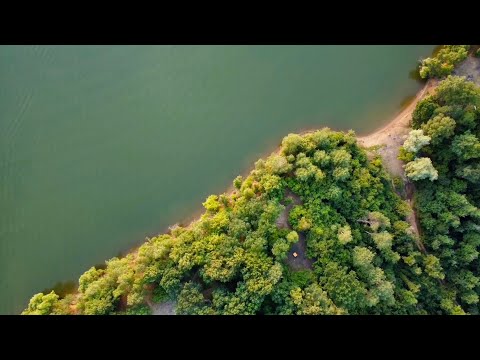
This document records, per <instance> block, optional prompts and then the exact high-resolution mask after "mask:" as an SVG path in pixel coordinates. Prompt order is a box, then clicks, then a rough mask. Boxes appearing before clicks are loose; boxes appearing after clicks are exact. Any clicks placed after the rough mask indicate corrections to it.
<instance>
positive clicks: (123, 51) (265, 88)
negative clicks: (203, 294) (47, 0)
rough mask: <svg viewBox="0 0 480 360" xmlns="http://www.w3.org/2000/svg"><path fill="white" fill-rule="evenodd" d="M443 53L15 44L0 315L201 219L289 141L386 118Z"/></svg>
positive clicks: (5, 144)
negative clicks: (212, 202) (312, 131)
mask: <svg viewBox="0 0 480 360" xmlns="http://www.w3.org/2000/svg"><path fill="white" fill-rule="evenodd" d="M433 48H434V46H433V45H415V46H410V45H409V46H0V313H2V314H4V313H7V314H8V313H19V312H20V311H21V310H22V309H23V308H24V307H25V306H26V304H27V303H28V299H29V298H30V297H31V296H32V295H33V294H34V293H36V292H39V291H42V290H44V289H45V288H49V287H52V286H53V285H54V284H55V283H57V282H59V281H62V282H63V281H68V280H73V279H77V278H78V276H79V275H80V274H81V273H83V272H84V271H85V270H87V269H88V268H89V267H90V266H92V265H94V264H98V263H101V262H103V261H104V260H105V259H108V258H110V257H112V256H115V255H117V254H118V253H119V252H122V251H127V250H128V249H129V248H131V247H133V246H136V245H138V244H140V243H141V242H142V241H143V240H144V238H145V237H146V236H152V235H154V234H156V233H159V232H162V231H165V230H166V228H167V226H168V225H171V224H173V223H175V222H178V221H182V220H184V219H186V218H188V217H189V216H190V215H192V214H194V213H195V212H198V211H199V209H200V207H201V202H202V201H203V200H204V199H205V197H206V196H207V195H209V194H211V193H221V192H223V191H224V190H226V189H227V188H228V187H229V186H230V184H231V181H232V180H233V178H234V177H235V176H236V175H238V174H239V173H243V172H245V170H246V169H248V168H249V167H251V166H252V165H253V162H254V161H255V160H256V159H257V158H258V157H259V156H260V155H262V154H265V153H267V152H268V151H270V150H273V149H274V148H275V146H277V145H278V144H279V142H280V140H281V138H282V137H283V136H284V135H286V134H288V133H289V132H297V131H301V130H303V129H306V128H320V127H323V126H330V127H332V128H334V129H342V130H347V129H350V128H352V129H354V130H356V131H357V133H359V134H365V133H367V132H369V131H371V130H374V129H376V128H378V127H379V126H381V125H383V124H384V123H385V122H386V121H388V120H389V119H391V118H392V117H393V116H394V115H395V113H396V112H398V111H399V110H400V106H401V104H402V102H403V100H404V99H406V98H408V97H409V96H412V95H414V94H415V93H416V92H417V91H418V89H419V88H420V87H421V86H422V85H421V84H420V83H418V82H416V81H415V80H413V79H412V78H411V77H410V76H409V72H410V71H411V70H412V69H413V68H414V67H415V65H416V62H417V60H418V59H419V58H421V57H425V56H428V55H429V54H430V53H431V51H432V50H433Z"/></svg>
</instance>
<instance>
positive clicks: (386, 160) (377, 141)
mask: <svg viewBox="0 0 480 360" xmlns="http://www.w3.org/2000/svg"><path fill="white" fill-rule="evenodd" d="M436 86H437V81H435V80H429V81H428V82H427V83H426V84H425V86H424V87H423V88H422V89H421V90H420V91H419V92H418V93H417V95H415V98H414V99H413V101H412V102H411V103H410V104H409V105H408V106H407V107H406V108H405V109H403V110H402V111H401V112H400V113H399V114H398V115H397V116H395V117H394V118H393V120H392V121H390V122H389V123H388V124H387V125H385V126H383V127H382V128H380V129H378V130H376V131H374V132H373V133H371V134H369V135H366V136H361V137H357V140H358V144H359V145H361V146H362V147H371V146H378V145H381V146H382V147H381V148H380V149H379V150H378V153H379V154H380V156H381V157H382V159H383V165H384V166H385V168H386V169H387V170H388V171H389V172H390V174H392V175H393V176H400V177H402V178H403V179H404V180H405V175H404V171H403V163H402V162H401V161H400V160H398V159H397V156H398V152H399V149H400V147H401V146H402V145H403V142H404V141H405V136H406V135H407V134H408V133H409V131H410V121H411V119H412V113H413V111H414V110H415V107H416V106H417V103H418V102H419V101H420V100H421V99H423V98H424V97H425V96H427V95H429V94H431V93H432V92H433V91H434V89H435V87H436Z"/></svg>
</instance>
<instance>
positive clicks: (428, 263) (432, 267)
mask: <svg viewBox="0 0 480 360" xmlns="http://www.w3.org/2000/svg"><path fill="white" fill-rule="evenodd" d="M425 271H426V272H427V274H428V275H430V276H431V277H433V278H436V279H444V278H445V274H443V269H442V266H441V265H440V260H439V259H438V258H437V257H435V256H434V255H427V256H426V258H425Z"/></svg>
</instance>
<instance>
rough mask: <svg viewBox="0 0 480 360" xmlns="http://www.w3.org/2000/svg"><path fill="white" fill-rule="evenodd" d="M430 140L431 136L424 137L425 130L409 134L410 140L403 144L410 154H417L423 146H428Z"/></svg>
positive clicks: (413, 131)
mask: <svg viewBox="0 0 480 360" xmlns="http://www.w3.org/2000/svg"><path fill="white" fill-rule="evenodd" d="M430 140H431V138H430V136H426V135H424V134H423V130H421V129H420V130H412V131H410V133H409V134H408V138H407V139H406V140H405V142H404V143H403V148H404V149H405V150H406V151H408V152H411V153H416V152H418V150H420V149H421V148H422V147H423V146H425V145H428V144H429V143H430Z"/></svg>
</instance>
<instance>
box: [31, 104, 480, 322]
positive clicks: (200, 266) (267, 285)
mask: <svg viewBox="0 0 480 360" xmlns="http://www.w3.org/2000/svg"><path fill="white" fill-rule="evenodd" d="M445 114H447V113H445ZM448 116H451V115H448ZM428 120H429V119H427V121H428ZM456 129H457V127H455V131H456ZM472 133H474V132H472ZM426 149H428V147H427V146H425V147H423V148H422V149H420V150H419V151H424V150H425V151H426ZM465 165H466V166H474V164H473V165H470V164H465ZM466 166H464V168H465V169H466ZM463 173H464V174H465V176H468V177H470V178H472V176H471V175H470V173H471V171H470V172H469V170H467V169H466V170H464V172H463ZM462 181H463V182H465V183H466V182H467V180H462ZM454 185H455V186H453V188H455V189H457V188H465V186H466V185H465V184H463V183H457V184H454ZM234 186H235V188H236V189H237V190H238V191H234V192H233V193H230V194H222V195H220V196H216V195H212V196H209V197H208V198H207V199H206V201H205V202H204V203H203V205H204V207H205V212H204V213H203V215H202V216H201V217H200V219H199V220H197V221H195V222H193V223H191V224H190V225H188V226H186V227H181V226H177V227H174V228H172V229H171V231H170V233H169V234H164V235H160V236H156V237H154V238H152V239H149V240H148V241H147V242H146V243H145V244H143V245H142V246H140V248H139V249H138V251H136V252H132V253H131V254H129V255H127V256H126V257H124V258H121V259H118V258H113V259H111V260H110V261H108V262H107V263H106V268H105V269H103V270H98V269H95V268H91V269H90V270H88V271H87V272H86V273H85V274H83V275H82V276H81V277H80V281H79V288H78V293H77V294H76V296H75V299H74V301H75V303H74V304H73V303H72V301H73V300H72V299H70V300H68V301H67V300H65V299H62V300H57V299H54V298H55V296H50V295H49V296H50V297H46V298H45V296H43V295H41V296H36V297H35V298H34V299H32V304H31V306H29V309H27V311H31V312H35V311H39V312H42V313H61V314H64V313H70V312H71V311H73V310H71V309H74V310H75V311H76V312H78V313H79V314H119V313H120V314H144V313H148V312H149V310H148V308H147V307H146V299H147V298H152V299H154V300H155V301H165V300H171V301H175V302H176V304H177V308H176V311H177V313H178V314H198V315H200V314H202V315H206V314H225V315H230V314H242V315H247V314H305V315H307V314H312V315H319V314H419V313H426V312H431V313H437V312H447V311H457V310H458V309H456V308H455V306H456V303H455V302H453V305H452V304H450V303H445V304H444V305H445V306H444V307H441V304H440V301H441V300H442V299H443V298H442V297H441V296H440V295H439V294H438V290H436V289H437V288H435V286H437V287H438V284H437V283H432V281H433V280H435V281H436V278H432V276H437V277H438V276H439V274H440V273H441V269H440V268H439V267H438V264H437V263H435V262H434V261H433V260H430V259H429V260H426V258H425V255H424V254H423V253H421V252H419V251H418V249H417V248H416V245H415V238H414V236H413V233H412V232H411V231H409V225H408V223H406V222H405V215H406V213H407V211H406V210H405V207H406V206H405V203H404V202H403V201H402V200H401V199H400V198H399V197H398V196H397V195H396V193H395V192H394V189H393V188H392V185H391V179H390V178H389V177H388V175H387V174H386V172H385V171H384V169H383V168H382V163H381V159H380V158H378V157H376V158H374V159H371V160H370V159H369V158H368V157H367V154H366V153H365V151H364V150H362V149H361V148H359V147H358V146H357V141H356V139H355V134H354V133H353V132H348V133H342V132H335V131H331V130H329V129H322V130H319V131H315V132H312V133H309V134H306V135H304V136H300V135H295V134H290V135H288V136H287V137H286V138H284V139H283V141H282V147H281V150H280V152H279V153H278V154H273V155H271V156H270V157H268V158H267V159H265V160H259V161H257V162H256V163H255V168H254V169H253V170H252V171H251V172H250V174H249V175H248V176H246V177H245V178H242V177H237V178H236V179H235V180H234ZM286 198H290V199H292V200H291V201H292V202H294V204H295V205H294V206H292V204H291V203H288V202H287V201H286ZM450 200H451V201H449V202H448V201H447V202H445V201H444V203H445V204H446V206H448V209H447V210H449V211H450V212H449V211H444V210H445V209H439V210H440V211H441V213H442V215H441V216H445V218H444V219H442V223H444V224H449V225H451V226H452V227H454V226H457V224H458V223H459V222H461V221H462V219H464V218H468V219H470V221H473V220H472V219H474V218H475V216H476V209H475V208H474V207H473V208H472V205H471V203H470V201H473V200H472V199H470V198H467V197H462V196H460V197H452V198H451V199H450ZM287 208H288V209H289V213H288V214H285V213H284V211H286V209H287ZM285 216H287V217H288V225H289V227H290V229H287V228H285V224H283V226H281V227H279V226H277V222H278V220H279V219H280V218H281V217H285ZM479 217H480V216H479ZM474 225H476V224H473V225H471V228H472V229H473V226H474ZM467 233H474V231H473V230H471V231H469V232H465V234H467ZM465 236H467V235H465ZM300 238H301V239H302V246H303V243H304V242H305V245H306V251H305V252H304V253H301V254H298V255H299V256H300V258H299V259H297V260H296V262H295V264H296V266H295V267H293V266H292V259H290V258H289V257H288V256H287V254H288V252H289V251H290V250H291V248H292V246H293V244H295V243H297V242H298V241H299V240H300ZM477 242H478V239H477V238H475V237H474V236H473V235H469V236H468V240H466V241H465V246H463V247H461V248H459V249H458V254H459V256H458V258H457V259H456V261H457V263H458V264H464V263H465V264H467V263H468V264H471V266H474V264H475V263H476V261H477V259H478V251H477V248H476V246H477V245H476V244H477ZM445 244H446V242H445V241H444V242H441V243H440V245H439V249H441V248H442V247H443V246H445ZM299 245H300V244H299ZM298 247H299V248H301V246H298ZM296 251H300V250H296ZM302 252H303V250H302ZM304 258H306V259H304ZM402 259H403V260H402ZM298 260H301V261H298ZM294 261H295V260H294ZM299 264H300V265H299ZM302 265H303V266H304V268H303V269H302V268H300V269H299V268H298V266H302ZM440 265H441V266H442V267H443V264H440ZM469 266H470V265H469ZM472 273H473V271H472ZM432 274H433V275H432ZM404 278H405V279H407V280H405V279H404ZM464 278H465V279H466V280H462V279H464ZM464 278H456V281H457V283H458V287H459V288H460V287H461V291H459V292H458V294H459V295H458V298H462V299H465V300H464V301H465V302H468V304H470V305H475V304H476V302H475V301H476V297H475V296H474V294H472V291H475V290H474V289H476V288H475V287H473V288H472V284H474V283H475V282H474V279H471V278H470V277H468V276H465V277H464ZM432 284H433V285H432ZM64 300H65V301H64ZM452 301H453V300H452ZM455 301H457V300H455ZM42 304H43V305H42ZM70 305H74V306H70ZM450 305H452V306H453V307H452V308H450V307H448V306H450ZM39 309H41V310H39ZM445 309H447V310H445ZM452 309H453V310H452Z"/></svg>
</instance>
